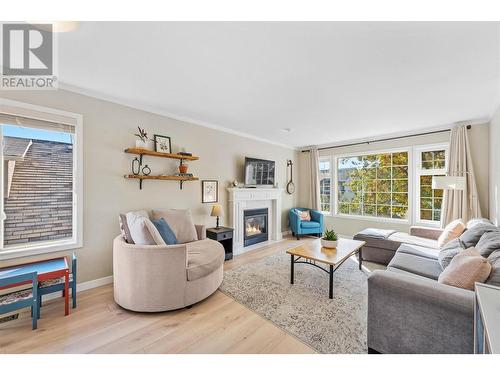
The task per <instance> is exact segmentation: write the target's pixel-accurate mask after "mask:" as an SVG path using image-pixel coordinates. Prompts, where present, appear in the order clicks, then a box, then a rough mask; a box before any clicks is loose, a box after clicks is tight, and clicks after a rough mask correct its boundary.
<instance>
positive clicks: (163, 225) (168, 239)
mask: <svg viewBox="0 0 500 375" xmlns="http://www.w3.org/2000/svg"><path fill="white" fill-rule="evenodd" d="M153 224H154V225H155V227H156V229H158V232H160V235H161V238H163V241H165V243H166V244H167V245H175V244H177V237H175V234H174V232H173V231H172V228H170V226H169V225H168V224H167V222H166V221H165V219H164V218H160V219H158V220H153Z"/></svg>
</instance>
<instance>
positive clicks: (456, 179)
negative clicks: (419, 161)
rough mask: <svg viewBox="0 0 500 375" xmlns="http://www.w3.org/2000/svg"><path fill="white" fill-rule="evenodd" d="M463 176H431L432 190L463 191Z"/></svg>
mask: <svg viewBox="0 0 500 375" xmlns="http://www.w3.org/2000/svg"><path fill="white" fill-rule="evenodd" d="M465 183H466V181H465V177H464V176H432V188H433V189H445V190H465Z"/></svg>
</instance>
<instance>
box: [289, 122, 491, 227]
mask: <svg viewBox="0 0 500 375" xmlns="http://www.w3.org/2000/svg"><path fill="white" fill-rule="evenodd" d="M354 138H358V137H354ZM488 139H489V125H488V124H480V125H474V126H473V127H472V128H471V129H470V130H469V140H470V143H471V154H472V158H473V163H474V169H475V174H476V179H477V185H478V194H479V198H480V199H479V200H480V205H481V210H482V213H483V216H485V217H488V209H489V206H488V174H489V169H488V162H487V161H488V152H489V151H488V150H489V142H488ZM448 140H449V133H440V134H433V135H427V136H418V137H411V138H403V139H398V140H392V141H386V142H377V143H374V144H371V145H366V144H365V145H357V146H351V147H339V148H335V149H330V150H323V151H321V152H320V156H328V155H340V154H346V153H351V152H365V151H376V150H384V149H392V148H398V147H407V146H417V145H425V144H432V143H441V142H447V141H448ZM308 159H309V157H308V153H301V155H300V156H299V169H300V171H301V176H300V180H299V183H300V187H301V189H300V196H299V205H301V206H307V205H308V204H310V203H309V189H308V179H309V178H310V176H309V160H308ZM325 222H326V226H327V227H331V228H334V229H335V230H336V231H337V232H338V233H340V234H343V235H347V236H352V235H354V234H355V233H357V232H359V231H360V230H362V229H365V228H367V227H377V228H385V229H395V230H399V231H403V232H407V231H408V230H409V227H410V224H401V223H394V222H383V221H380V220H378V221H377V220H376V219H375V220H374V219H358V218H345V217H332V216H327V217H326V220H325Z"/></svg>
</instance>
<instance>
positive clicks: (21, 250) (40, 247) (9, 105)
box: [0, 98, 83, 260]
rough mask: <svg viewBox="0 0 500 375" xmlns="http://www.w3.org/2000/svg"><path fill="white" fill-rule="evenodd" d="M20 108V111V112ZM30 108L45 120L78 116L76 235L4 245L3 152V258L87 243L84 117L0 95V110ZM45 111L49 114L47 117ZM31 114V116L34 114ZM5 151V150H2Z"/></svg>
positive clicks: (0, 173)
mask: <svg viewBox="0 0 500 375" xmlns="http://www.w3.org/2000/svg"><path fill="white" fill-rule="evenodd" d="M17 111H18V112H17ZM30 111H33V113H34V114H35V113H36V115H34V116H32V117H33V118H36V119H39V120H45V121H47V120H48V119H50V118H51V115H52V117H53V116H54V115H55V116H64V117H68V118H71V119H73V120H74V123H75V133H74V143H73V151H74V152H73V236H72V237H71V238H69V239H63V240H53V241H44V242H40V243H30V244H20V245H13V246H9V247H7V248H3V235H4V227H3V222H4V215H3V209H4V207H3V206H4V203H3V194H4V193H3V192H4V170H3V169H4V160H3V151H2V152H0V155H1V156H0V189H1V194H2V195H1V198H0V260H6V259H12V258H19V257H26V256H33V255H39V254H45V253H51V252H57V251H65V250H73V249H77V248H81V247H83V117H82V115H80V114H77V113H71V112H66V111H60V110H57V109H52V108H47V107H42V106H38V105H33V104H28V103H22V102H17V101H13V100H8V99H3V98H0V112H1V113H8V114H10V115H14V116H25V117H26V114H27V113H29V112H30ZM44 114H46V115H47V118H44ZM30 117H31V116H30ZM0 142H2V143H1V144H2V145H3V132H0ZM0 151H1V150H0Z"/></svg>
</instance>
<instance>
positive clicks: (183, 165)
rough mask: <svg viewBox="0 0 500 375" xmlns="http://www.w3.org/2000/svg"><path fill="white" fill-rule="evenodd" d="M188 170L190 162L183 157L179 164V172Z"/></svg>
mask: <svg viewBox="0 0 500 375" xmlns="http://www.w3.org/2000/svg"><path fill="white" fill-rule="evenodd" d="M187 171H188V163H187V161H186V160H184V159H181V162H180V164H179V173H187Z"/></svg>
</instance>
